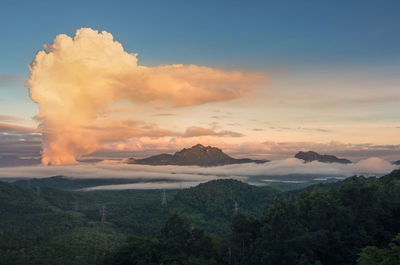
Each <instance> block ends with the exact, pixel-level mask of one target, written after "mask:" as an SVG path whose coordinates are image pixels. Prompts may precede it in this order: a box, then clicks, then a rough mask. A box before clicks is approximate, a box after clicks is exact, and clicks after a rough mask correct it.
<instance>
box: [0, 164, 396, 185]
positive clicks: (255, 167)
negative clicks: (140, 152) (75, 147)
mask: <svg viewBox="0 0 400 265" xmlns="http://www.w3.org/2000/svg"><path fill="white" fill-rule="evenodd" d="M396 168H398V166H397V167H396V166H395V165H392V164H391V163H389V162H387V161H385V160H382V159H380V158H375V157H373V158H368V159H365V160H361V161H360V162H358V163H355V164H346V165H344V164H336V163H332V164H329V163H320V162H312V163H303V162H302V160H299V159H295V158H290V159H285V160H277V161H272V162H269V163H265V164H252V163H249V164H240V165H228V166H221V167H207V168H202V167H196V166H146V165H126V164H118V163H117V164H107V163H100V164H91V165H90V164H89V165H83V164H81V165H72V166H55V167H45V166H30V167H14V168H7V170H3V171H0V178H45V177H51V176H55V175H64V176H68V177H70V178H128V179H138V180H140V182H141V184H140V183H138V184H135V185H134V184H127V185H125V186H124V185H119V186H115V187H113V189H118V188H119V189H132V188H138V189H139V188H149V187H150V186H151V187H153V188H160V187H161V188H162V187H164V188H165V187H167V186H168V187H175V188H176V187H177V185H183V186H184V187H186V186H193V185H197V184H198V183H201V182H206V181H209V180H212V179H218V178H235V179H240V180H244V181H248V178H249V177H251V176H274V179H278V180H279V176H285V175H291V174H297V175H299V174H303V175H310V177H312V176H328V177H329V176H332V177H336V176H344V177H348V176H352V175H365V176H372V175H375V176H380V175H384V174H386V173H389V172H391V171H392V170H394V169H396ZM154 180H159V182H151V181H154ZM163 180H164V181H163ZM171 180H173V181H175V184H174V183H172V182H168V183H167V182H166V181H171ZM150 182H151V183H150ZM179 183H183V184H179ZM129 185H130V186H129ZM160 185H161V186H160ZM163 185H166V186H163ZM103 188H104V187H103ZM110 188H111V187H108V188H107V189H110Z"/></svg>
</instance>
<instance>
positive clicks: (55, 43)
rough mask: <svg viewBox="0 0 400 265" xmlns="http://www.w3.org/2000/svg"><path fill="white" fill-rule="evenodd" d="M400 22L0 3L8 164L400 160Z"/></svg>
mask: <svg viewBox="0 0 400 265" xmlns="http://www.w3.org/2000/svg"><path fill="white" fill-rule="evenodd" d="M399 11H400V3H399V2H398V1H379V2H378V1H355V0H350V1H201V2H199V1H7V0H3V1H1V2H0V32H1V33H2V37H1V41H0V58H1V60H0V156H4V155H15V156H18V157H23V158H26V157H35V158H37V157H41V158H42V161H43V164H53V165H56V164H72V163H75V162H76V160H77V159H79V158H82V157H101V158H124V157H129V156H134V157H144V156H147V155H151V154H156V153H159V152H174V151H177V150H179V149H181V148H184V147H190V146H192V145H194V144H197V143H202V144H203V145H212V146H218V147H220V148H222V149H223V150H224V151H226V152H227V153H228V154H230V155H232V156H236V157H251V158H264V159H282V158H287V157H292V156H293V155H294V154H295V153H296V152H297V151H299V150H304V151H306V150H314V151H317V152H319V153H329V154H334V155H338V156H344V157H348V158H350V159H352V160H355V161H358V160H360V159H365V158H368V157H371V156H377V157H380V158H383V159H386V160H389V161H394V160H399V159H400V140H399V135H400V108H399V103H400V35H399V34H398V33H399V31H398V29H399V26H400V17H399V16H398V14H399ZM44 45H46V46H44ZM29 65H31V66H30V67H29ZM29 89H30V91H31V94H29Z"/></svg>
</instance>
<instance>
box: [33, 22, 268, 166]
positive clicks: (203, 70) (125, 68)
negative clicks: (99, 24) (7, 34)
mask: <svg viewBox="0 0 400 265" xmlns="http://www.w3.org/2000/svg"><path fill="white" fill-rule="evenodd" d="M137 62H138V60H137V54H131V53H128V52H126V51H125V50H124V49H123V47H122V45H121V44H120V43H118V42H116V41H114V39H113V36H112V35H111V34H110V33H108V32H105V31H103V32H100V33H99V32H98V31H95V30H92V29H89V28H82V29H79V30H77V32H76V34H75V36H74V37H73V38H71V37H69V36H67V35H64V34H60V35H58V36H57V37H56V38H55V40H54V43H52V44H48V45H45V46H44V50H42V51H39V52H38V53H37V54H36V57H35V59H34V60H33V62H32V64H31V65H30V72H31V73H30V78H29V80H28V83H27V84H28V86H29V87H30V96H31V98H32V100H33V101H35V102H37V103H39V114H38V115H37V119H38V120H39V121H40V122H41V125H40V128H41V130H42V132H43V152H42V162H43V164H46V165H47V164H53V165H54V164H56V165H59V164H73V163H76V159H77V158H78V157H79V156H81V155H84V154H88V153H91V152H93V151H95V150H96V149H98V148H99V146H100V145H101V144H104V143H107V142H111V141H115V140H119V139H123V138H125V137H132V136H152V137H156V136H165V135H168V134H169V133H170V132H169V131H167V130H162V129H159V128H157V127H156V126H155V125H146V126H147V127H146V126H144V125H143V124H140V122H139V123H134V124H130V126H127V125H126V124H124V125H123V126H122V128H123V129H124V130H127V132H125V131H123V130H121V129H116V128H115V127H113V126H112V125H114V124H113V123H117V127H118V126H120V125H121V124H118V122H119V121H115V120H112V121H107V120H100V119H99V117H100V116H101V114H103V113H104V112H105V111H106V109H107V108H108V107H109V105H110V104H113V103H115V102H117V101H119V100H129V101H131V102H132V103H134V104H146V105H152V106H154V108H158V107H160V106H162V107H163V108H173V107H184V106H195V105H201V104H205V103H210V102H219V101H228V100H233V99H238V98H242V97H246V96H248V95H250V94H251V93H252V91H253V90H254V89H255V88H256V87H257V86H258V85H259V84H261V83H263V82H265V81H266V77H265V76H264V75H263V74H260V73H243V72H239V71H233V72H225V71H221V70H218V69H215V68H211V67H205V66H197V65H182V64H175V65H161V66H157V67H146V66H141V65H138V63H137ZM122 123H123V122H122ZM149 126H150V127H149Z"/></svg>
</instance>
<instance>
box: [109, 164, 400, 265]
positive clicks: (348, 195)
mask: <svg viewBox="0 0 400 265" xmlns="http://www.w3.org/2000/svg"><path fill="white" fill-rule="evenodd" d="M289 198H290V197H289ZM184 220H185V219H184V218H179V217H177V216H174V217H172V218H170V219H169V220H168V222H167V224H166V226H165V227H164V228H163V230H162V231H161V233H160V235H159V236H158V237H155V238H152V239H138V238H136V239H135V240H134V241H133V242H132V241H128V242H127V243H126V245H124V247H123V248H121V249H120V250H118V251H116V252H111V253H109V254H108V255H107V256H106V258H105V259H104V261H103V263H104V264H249V265H251V264H255V265H256V264H257V265H258V264H328V265H329V264H332V265H333V264H356V263H357V262H358V264H365V265H366V264H391V265H395V264H399V262H400V259H399V257H400V256H399V255H400V253H399V249H400V246H399V243H400V241H399V240H400V235H397V234H398V233H399V232H400V171H395V172H393V173H391V174H389V175H387V176H385V177H382V178H380V179H377V178H368V179H367V178H364V177H352V178H349V179H347V180H345V181H343V182H340V183H335V184H330V185H328V186H324V187H322V188H321V187H316V188H314V189H309V190H308V191H306V192H303V193H301V194H299V195H298V196H297V197H296V198H295V199H294V200H291V199H288V198H284V197H278V198H277V199H276V200H275V202H274V203H273V205H272V206H271V207H269V208H268V210H267V211H266V213H265V215H263V216H262V217H261V218H253V217H249V216H248V215H245V214H242V213H237V214H235V215H234V216H233V218H232V222H231V234H230V236H229V238H228V239H227V240H226V241H225V242H223V245H222V246H221V241H218V240H212V241H211V240H208V241H206V240H204V241H202V240H201V239H197V238H196V237H194V235H193V234H194V233H195V234H198V233H200V234H202V237H207V236H208V237H212V235H207V234H206V235H204V234H203V233H204V232H203V231H198V230H195V229H191V228H190V224H189V223H186V224H185V225H182V223H184V222H185V221H184ZM186 222H187V221H186ZM177 226H179V227H181V229H182V231H181V230H180V231H179V232H176V231H175V230H174V229H173V227H177ZM166 230H167V231H170V232H171V233H170V234H165V231H166ZM396 235H397V236H396ZM395 236H396V237H395ZM166 237H167V238H166ZM393 237H395V238H394V239H393V241H392V243H390V244H389V242H391V240H392V238H393ZM165 238H166V239H165ZM146 242H147V243H146ZM165 242H169V243H165ZM210 242H211V243H210ZM192 244H194V245H196V246H197V248H194V247H193V245H192ZM388 244H389V248H388ZM170 245H172V246H175V248H176V249H182V250H184V251H182V252H177V253H175V252H173V253H174V255H173V256H172V257H171V252H167V253H164V252H162V251H160V250H159V249H163V248H168V247H169V246H170ZM142 246H143V247H145V248H146V249H147V251H146V249H144V248H142ZM139 253H140V254H139ZM146 253H151V254H149V255H147V254H146ZM207 253H213V256H211V257H210V256H207Z"/></svg>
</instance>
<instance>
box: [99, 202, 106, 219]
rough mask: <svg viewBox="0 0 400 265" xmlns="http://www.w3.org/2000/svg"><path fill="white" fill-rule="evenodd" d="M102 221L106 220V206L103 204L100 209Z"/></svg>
mask: <svg viewBox="0 0 400 265" xmlns="http://www.w3.org/2000/svg"><path fill="white" fill-rule="evenodd" d="M100 216H101V222H102V223H104V222H105V221H106V207H105V206H104V205H103V206H102V207H101V209H100Z"/></svg>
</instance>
